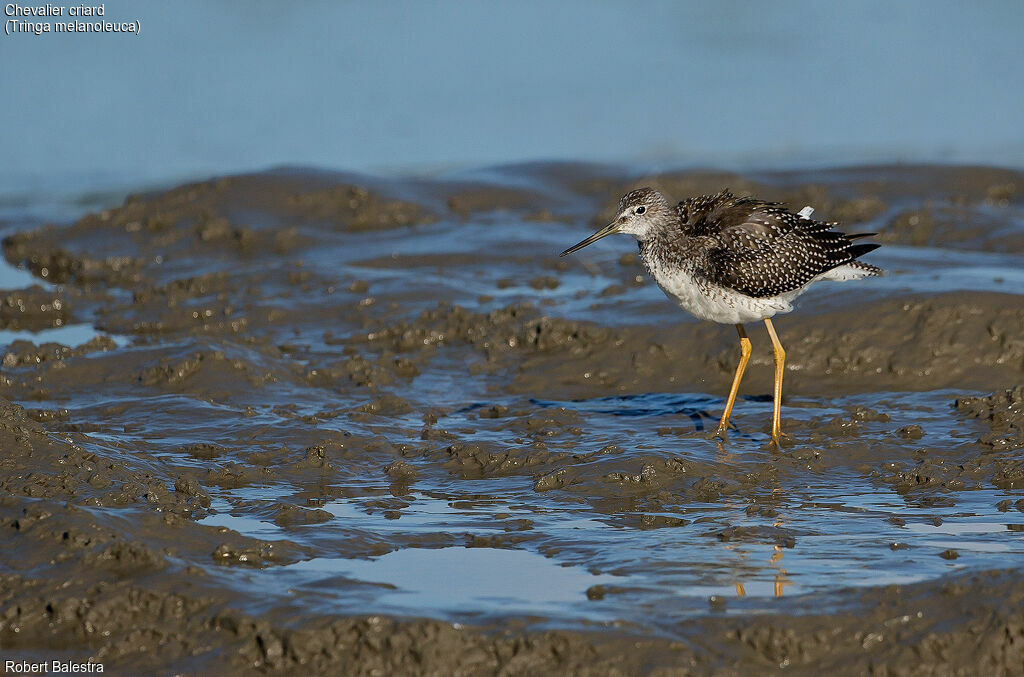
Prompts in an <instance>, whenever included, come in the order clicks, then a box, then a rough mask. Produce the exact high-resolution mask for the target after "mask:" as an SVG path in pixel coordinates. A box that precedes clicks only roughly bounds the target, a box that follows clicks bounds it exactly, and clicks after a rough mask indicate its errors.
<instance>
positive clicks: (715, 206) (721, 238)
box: [679, 191, 878, 298]
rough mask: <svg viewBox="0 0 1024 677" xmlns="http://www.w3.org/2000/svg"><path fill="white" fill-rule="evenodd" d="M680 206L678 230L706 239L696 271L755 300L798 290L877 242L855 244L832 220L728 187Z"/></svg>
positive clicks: (870, 248) (874, 246)
mask: <svg viewBox="0 0 1024 677" xmlns="http://www.w3.org/2000/svg"><path fill="white" fill-rule="evenodd" d="M679 210H680V217H681V219H680V220H681V227H682V229H683V231H684V232H685V233H686V234H687V235H689V236H690V237H701V238H702V239H705V241H706V242H707V243H708V245H707V247H706V248H705V255H704V257H703V261H702V263H701V265H700V266H699V269H698V271H697V272H698V273H699V274H701V275H703V276H704V277H705V278H706V279H708V280H709V281H711V282H713V283H715V284H718V285H721V286H723V287H728V288H730V289H734V290H736V291H738V292H740V293H742V294H746V295H748V296H753V297H757V298H763V297H769V296H776V295H778V294H784V293H786V292H788V291H793V290H795V289H799V288H800V287H802V286H804V285H805V284H807V283H808V282H810V281H811V280H813V279H814V278H815V277H817V276H818V275H821V274H822V273H824V272H827V271H829V270H831V269H833V268H835V267H837V266H841V265H843V264H846V263H850V262H851V261H853V260H854V259H856V258H857V257H858V256H860V255H862V254H865V253H867V252H869V251H871V250H873V249H874V248H876V247H877V246H878V245H870V244H863V245H854V244H853V243H852V242H851V241H850V237H849V236H847V235H845V234H844V233H841V232H839V231H837V230H835V229H834V227H835V226H836V225H837V224H835V223H829V222H825V221H816V220H814V219H805V218H802V217H801V216H799V215H797V214H793V213H792V212H790V211H788V210H786V209H785V208H784V207H782V206H780V205H779V204H777V203H772V202H764V201H761V200H755V199H752V198H735V197H733V196H732V194H730V193H728V192H727V191H723V192H722V193H719V194H718V195H714V196H706V197H703V198H693V199H691V200H687V201H686V202H685V203H681V204H680V206H679Z"/></svg>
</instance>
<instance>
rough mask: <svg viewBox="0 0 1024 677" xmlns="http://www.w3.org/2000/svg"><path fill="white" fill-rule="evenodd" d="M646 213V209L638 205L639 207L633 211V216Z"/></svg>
mask: <svg viewBox="0 0 1024 677" xmlns="http://www.w3.org/2000/svg"><path fill="white" fill-rule="evenodd" d="M646 211H647V207H644V206H643V205H640V206H639V207H637V208H636V209H634V210H633V213H634V214H643V213H644V212H646Z"/></svg>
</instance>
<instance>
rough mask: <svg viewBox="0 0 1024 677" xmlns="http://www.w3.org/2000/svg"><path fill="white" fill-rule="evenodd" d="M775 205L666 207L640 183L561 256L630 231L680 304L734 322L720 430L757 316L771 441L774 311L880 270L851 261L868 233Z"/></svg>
mask: <svg viewBox="0 0 1024 677" xmlns="http://www.w3.org/2000/svg"><path fill="white" fill-rule="evenodd" d="M811 211H812V210H809V209H805V210H803V211H801V212H800V213H799V214H794V213H792V212H790V211H788V210H787V209H786V208H785V207H783V206H781V205H779V204H778V203H775V202H764V201H762V200H756V199H754V198H749V197H735V196H733V194H732V193H730V192H728V191H727V190H723V191H722V192H721V193H719V194H718V195H705V196H703V197H695V198H690V199H688V200H686V201H684V202H680V203H679V204H678V205H670V204H669V203H668V201H667V200H666V199H665V198H664V197H663V196H662V194H661V193H659V192H658V191H656V190H653V189H651V188H641V189H639V190H634V191H633V192H631V193H627V194H626V195H625V196H624V197H623V198H622V199H621V200H620V201H619V211H618V216H616V217H615V220H614V221H612V222H611V223H609V224H608V225H607V226H605V227H604V228H602V229H601V230H599V231H597V232H596V233H594V234H593V235H591V236H590V237H588V238H587V239H585V240H583V241H582V242H580V243H579V244H577V245H575V246H572V247H569V248H568V249H566V250H565V251H564V252H562V256H565V255H566V254H570V253H572V252H574V251H576V250H578V249H581V248H583V247H586V246H587V245H588V244H591V243H593V242H597V241H598V240H600V239H601V238H603V237H605V236H607V235H612V234H614V233H628V234H630V235H632V236H634V237H635V238H636V239H637V241H638V242H639V244H640V256H641V258H642V259H643V262H644V265H645V266H646V267H647V271H648V272H649V273H650V274H651V277H653V278H654V280H655V281H656V282H657V283H658V286H659V287H661V289H662V291H664V292H665V293H666V294H667V295H668V296H669V297H670V298H672V299H675V300H676V301H677V302H678V303H679V305H680V306H682V307H683V309H684V310H687V311H689V312H690V313H692V314H693V315H695V316H697V317H699V318H701V319H703V320H711V321H712V322H721V323H728V324H735V325H736V331H738V332H739V335H740V363H739V366H737V367H736V375H735V376H734V377H733V381H732V388H731V390H730V391H729V399H728V401H727V402H726V405H725V412H724V413H723V414H722V420H721V422H720V423H719V425H718V430H717V433H716V434H717V435H719V436H721V435H724V434H725V432H726V429H727V428H728V425H729V414H730V413H731V412H732V406H733V403H734V402H735V401H736V392H737V390H738V389H739V385H740V379H742V378H743V371H744V369H746V366H747V360H749V359H750V339H748V338H747V334H746V332H745V331H744V329H743V323H744V322H754V321H755V320H764V323H765V326H766V327H767V328H768V335H769V336H770V337H771V340H772V345H773V347H774V356H775V389H774V409H773V412H772V440H773V441H774V442H776V443H777V442H778V441H779V436H780V435H781V434H782V432H781V430H780V424H779V404H780V399H781V397H782V370H783V366H784V364H785V359H786V352H785V351H784V350H783V349H782V345H781V344H780V343H779V337H778V335H777V334H776V333H775V327H774V326H772V321H771V319H770V318H771V317H772V316H774V315H775V314H776V313H788V312H789V311H791V310H792V309H793V306H792V305H791V304H792V302H793V300H794V299H796V297H798V296H799V295H800V294H802V293H803V292H804V290H806V289H807V287H808V285H810V284H811V283H812V282H815V281H816V280H853V279H858V278H862V277H867V276H870V275H879V274H881V272H882V271H881V269H879V268H876V267H875V266H872V265H868V264H866V263H861V262H860V261H857V260H856V259H857V258H858V257H860V256H862V255H864V254H867V253H868V252H870V251H872V250H874V249H877V248H878V246H879V245H877V244H854V243H853V241H854V240H856V239H857V238H861V237H868V236H869V235H874V233H864V234H860V235H846V234H844V233H841V232H839V231H838V230H835V226H837V225H838V224H836V223H827V222H824V221H816V220H813V219H811V218H810V212H811Z"/></svg>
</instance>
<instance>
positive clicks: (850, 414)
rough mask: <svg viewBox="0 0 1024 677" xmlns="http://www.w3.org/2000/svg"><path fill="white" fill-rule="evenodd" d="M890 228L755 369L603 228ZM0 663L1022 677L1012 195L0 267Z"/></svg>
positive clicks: (1020, 213)
mask: <svg viewBox="0 0 1024 677" xmlns="http://www.w3.org/2000/svg"><path fill="white" fill-rule="evenodd" d="M640 185H651V186H654V187H656V188H658V189H659V190H661V191H662V192H663V193H665V194H666V195H667V196H670V198H672V199H682V198H684V197H687V196H691V195H697V194H702V193H708V192H716V191H718V190H721V189H722V188H725V187H729V188H731V189H732V190H733V192H735V193H747V194H753V195H757V196H758V197H762V198H765V199H771V200H779V201H782V202H785V203H787V204H788V205H789V206H790V207H791V208H793V209H799V208H801V207H803V206H805V205H810V206H813V207H814V208H815V210H816V211H815V216H816V217H820V218H825V219H828V220H836V221H841V222H842V223H843V225H844V227H846V228H847V229H848V230H851V231H853V230H856V231H877V232H878V233H879V235H878V237H877V241H879V242H881V243H883V244H884V245H885V246H883V247H882V248H881V249H879V250H878V251H877V252H874V253H872V254H870V255H869V256H868V257H867V260H869V262H871V263H874V264H876V265H879V266H881V267H883V268H885V269H886V270H887V271H888V274H887V275H886V276H885V277H883V278H878V279H868V280H863V281H859V282H848V283H819V284H817V285H815V286H814V287H813V288H812V290H811V291H809V292H808V293H807V294H805V295H804V296H803V297H802V298H801V299H800V302H799V304H798V308H797V310H796V311H795V312H794V313H792V314H790V315H785V316H780V317H778V318H776V327H777V328H778V330H779V332H780V335H781V339H782V341H783V344H784V345H785V346H786V349H787V361H788V369H787V371H786V375H785V393H786V399H785V401H784V403H783V426H784V431H785V432H786V434H787V437H786V438H785V440H784V442H783V445H782V446H781V448H778V449H776V448H773V447H772V446H771V445H770V444H769V443H768V442H769V424H770V411H771V400H770V392H771V379H772V370H771V350H770V342H769V340H768V337H767V335H765V334H764V332H763V330H761V328H760V327H753V326H751V327H750V328H749V330H750V334H751V339H752V341H753V345H754V353H753V357H752V359H751V364H750V367H749V368H748V371H747V376H746V379H745V381H744V385H743V388H742V389H741V392H740V399H739V401H738V402H737V406H736V409H735V411H734V413H733V423H734V425H735V429H734V430H732V431H731V432H730V434H729V439H728V440H727V441H718V440H713V439H709V434H710V433H711V432H712V431H713V430H714V428H715V425H716V424H717V416H718V415H719V414H720V412H721V408H722V406H723V403H724V399H725V394H726V391H727V389H728V386H729V383H730V380H731V376H732V372H733V369H734V368H735V365H736V362H737V360H738V358H739V351H738V348H737V346H736V342H735V331H734V329H733V328H732V327H729V326H717V325H712V324H708V323H700V322H698V321H696V320H694V319H692V318H690V317H688V316H687V315H686V314H685V313H683V312H682V311H680V310H679V309H678V308H676V307H674V306H673V304H672V303H671V302H670V301H669V300H668V299H667V298H665V297H664V295H663V294H662V293H661V292H660V291H659V290H658V289H657V287H656V286H655V285H654V284H653V283H652V282H651V281H650V280H649V279H648V278H647V277H646V275H645V273H644V271H643V269H642V267H641V265H640V263H639V261H638V259H637V257H636V253H635V252H636V246H635V244H634V242H633V241H632V239H631V238H627V237H621V238H609V239H607V240H605V241H603V242H602V243H600V244H599V245H595V246H593V247H591V248H588V249H587V250H585V251H583V252H580V253H579V254H578V255H576V257H574V258H572V259H560V258H558V253H559V252H560V251H562V250H563V249H564V248H565V247H567V246H569V245H571V244H573V243H575V242H577V241H579V240H580V239H582V237H583V236H585V235H586V234H588V233H589V232H591V231H592V230H593V229H594V228H595V227H597V226H599V225H603V223H604V220H605V219H606V218H607V217H608V216H609V215H610V213H611V211H612V210H613V208H614V205H615V203H616V201H617V199H618V197H619V196H620V195H621V194H622V193H624V192H626V191H627V190H629V189H630V188H634V187H637V186H640ZM3 246H4V255H5V257H6V260H7V263H8V264H9V265H10V266H15V267H20V268H23V269H25V270H27V271H29V272H31V273H32V274H33V275H34V276H35V279H36V280H37V282H36V283H35V284H32V285H30V286H27V287H24V288H17V289H15V288H11V289H4V290H2V291H0V338H2V339H3V344H4V345H5V346H6V347H5V348H4V350H3V351H2V359H3V368H2V373H0V398H2V399H0V429H2V432H0V534H2V535H0V539H2V552H3V555H2V557H0V580H2V586H0V647H2V651H0V653H2V657H3V658H4V659H13V660H19V661H21V660H24V661H41V660H47V659H53V658H60V659H61V660H69V659H73V660H76V661H82V662H84V661H87V660H92V661H95V662H101V663H103V664H104V667H105V671H106V672H114V673H125V674H127V673H136V674H137V673H141V672H150V673H158V674H164V673H167V674H172V673H173V674H181V673H184V674H199V673H204V674H212V673H219V674H244V673H248V672H251V671H253V670H259V671H263V672H267V673H281V674H285V673H287V674H295V673H296V672H297V671H304V672H309V671H312V672H322V673H339V672H344V673H345V674H438V675H440V674H488V673H501V674H565V673H578V674H634V673H654V674H680V675H705V674H707V675H711V674H713V675H741V674H744V675H745V674H772V673H776V672H778V673H782V672H784V673H786V674H796V675H819V674H826V673H834V674H891V675H916V674H949V675H955V674H964V675H968V674H971V675H973V674H993V675H998V674H1021V673H1022V670H1024V668H1022V666H1024V581H1022V580H1021V572H1022V570H1024V565H1022V562H1024V452H1022V451H1021V449H1022V448H1024V295H1022V289H1024V174H1022V173H1020V172H1017V171H1012V170H1005V169H998V168H985V167H935V166H880V167H859V168H850V169H837V170H829V171H814V172H761V173H750V174H728V173H721V172H706V171H684V172H672V173H662V174H657V175H642V174H639V173H636V172H632V171H629V170H627V169H624V168H620V167H607V166H596V165H582V164H571V163H550V164H532V165H517V166H509V167H499V168H493V169H488V170H480V171H476V172H465V173H460V174H455V175H446V176H442V177H437V178H395V179H383V178H379V177H369V176H361V175H353V174H342V173H330V172H323V171H314V170H299V169H287V170H278V171H270V172H265V173H260V174H251V175H243V176H230V177H223V178H215V179H211V180H209V181H204V182H199V183H193V184H188V185H184V186H180V187H178V188H174V189H172V190H168V191H166V192H159V193H153V194H141V195H135V196H132V197H129V198H128V199H127V200H126V201H125V202H124V204H123V205H121V206H118V207H115V208H111V209H108V210H105V211H102V212H98V213H93V214H89V215H86V216H84V217H83V218H81V219H79V220H77V221H75V222H73V223H63V224H38V223H25V224H21V227H20V228H18V232H16V233H14V234H13V235H10V236H8V237H7V238H6V239H5V240H4V243H3Z"/></svg>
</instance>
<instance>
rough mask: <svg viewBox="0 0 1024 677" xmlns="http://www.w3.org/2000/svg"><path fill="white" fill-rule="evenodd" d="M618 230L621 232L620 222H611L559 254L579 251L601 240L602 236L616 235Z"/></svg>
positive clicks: (563, 254)
mask: <svg viewBox="0 0 1024 677" xmlns="http://www.w3.org/2000/svg"><path fill="white" fill-rule="evenodd" d="M617 232H619V224H617V223H609V224H608V225H607V226H605V227H604V228H602V229H601V230H599V231H597V232H596V233H594V234H593V235H591V236H590V237H588V238H587V239H586V240H584V241H583V242H580V243H579V244H574V245H573V246H571V247H569V248H568V249H566V250H565V251H564V252H562V253H561V254H559V256H565V255H566V254H572V253H573V252H574V251H578V250H580V249H583V248H584V247H586V246H587V245H588V244H594V243H595V242H597V241H598V240H600V239H601V238H602V237H607V236H609V235H614V234H615V233H617Z"/></svg>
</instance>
